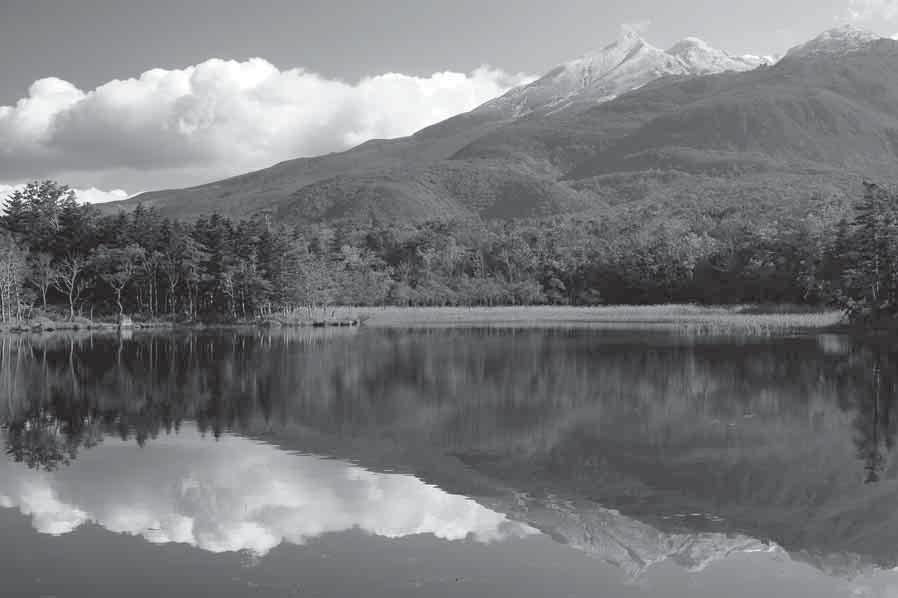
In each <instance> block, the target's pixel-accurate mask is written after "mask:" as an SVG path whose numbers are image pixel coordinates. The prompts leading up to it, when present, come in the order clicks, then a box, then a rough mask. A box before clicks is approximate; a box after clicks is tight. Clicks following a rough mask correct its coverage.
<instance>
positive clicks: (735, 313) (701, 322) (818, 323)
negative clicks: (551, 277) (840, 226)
mask: <svg viewBox="0 0 898 598" xmlns="http://www.w3.org/2000/svg"><path fill="white" fill-rule="evenodd" d="M772 311H775V312H776V313H759V309H758V308H757V307H756V306H734V307H702V306H697V305H646V306H601V307H565V306H521V307H411V308H402V307H384V308H369V309H367V310H365V311H364V312H363V313H364V315H365V316H367V321H366V325H368V326H381V327H401V326H461V325H493V326H528V327H530V326H533V327H538V326H556V327H557V326H567V327H591V328H617V329H650V330H678V331H688V332H695V333H705V334H715V333H721V334H725V333H752V334H771V333H780V332H788V331H792V330H810V329H826V328H831V327H834V326H837V325H839V324H840V323H842V321H843V314H842V313H841V312H839V311H832V310H829V311H816V312H808V311H801V312H793V313H780V312H779V310H772Z"/></svg>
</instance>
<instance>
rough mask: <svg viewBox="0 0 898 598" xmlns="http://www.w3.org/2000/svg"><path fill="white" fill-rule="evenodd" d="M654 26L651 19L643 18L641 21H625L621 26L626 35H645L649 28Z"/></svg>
mask: <svg viewBox="0 0 898 598" xmlns="http://www.w3.org/2000/svg"><path fill="white" fill-rule="evenodd" d="M651 26H652V20H651V19H641V20H639V21H634V22H632V23H624V24H623V25H621V26H620V30H621V33H622V34H624V35H626V34H628V33H635V34H636V35H640V36H642V35H645V34H646V33H648V30H649V28H650V27H651Z"/></svg>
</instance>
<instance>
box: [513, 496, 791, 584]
mask: <svg viewBox="0 0 898 598" xmlns="http://www.w3.org/2000/svg"><path fill="white" fill-rule="evenodd" d="M503 510H504V511H506V514H507V515H508V516H509V517H510V518H512V519H514V520H519V521H522V522H526V523H527V525H529V526H531V527H534V528H536V529H538V530H540V531H542V532H543V533H546V534H548V535H550V536H551V537H553V538H555V539H556V540H557V541H559V542H562V543H564V544H566V545H568V546H570V547H571V548H574V549H576V550H579V551H582V552H584V553H586V554H588V555H589V556H591V557H593V558H596V559H598V560H600V561H602V562H605V563H609V564H611V565H614V566H615V567H618V568H619V569H621V570H623V571H624V572H625V573H626V574H627V575H628V576H629V577H631V578H637V577H639V576H640V575H642V574H643V573H645V572H646V571H647V570H648V569H649V568H651V567H652V566H653V565H656V564H658V563H661V562H664V561H670V562H672V563H674V564H676V565H677V566H679V567H682V568H684V569H686V570H688V571H693V572H695V571H701V570H703V569H705V568H706V567H707V566H708V565H710V564H711V563H713V562H715V561H719V560H722V559H725V558H727V557H728V556H730V555H733V554H736V553H744V552H770V553H778V554H782V553H784V551H783V549H782V548H781V547H780V546H778V545H777V544H774V543H770V542H762V541H760V540H757V539H754V538H751V537H749V536H746V535H744V534H726V533H721V532H699V533H676V532H674V533H670V532H664V531H661V530H659V529H657V528H656V527H654V526H652V525H649V524H647V523H643V522H641V521H638V520H636V519H632V518H630V517H627V516H625V515H623V514H622V513H620V512H619V511H617V510H615V509H607V508H604V507H601V506H598V505H596V504H593V503H589V502H586V501H579V502H578V503H577V504H574V503H573V502H572V501H569V500H562V499H559V498H558V497H549V498H544V499H542V500H539V499H534V498H532V497H529V496H527V495H524V494H522V495H520V496H519V497H518V500H517V504H516V505H515V507H514V508H512V509H503Z"/></svg>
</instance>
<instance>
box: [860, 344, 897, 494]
mask: <svg viewBox="0 0 898 598" xmlns="http://www.w3.org/2000/svg"><path fill="white" fill-rule="evenodd" d="M870 353H871V354H870V355H869V356H865V357H867V359H866V360H865V363H864V365H863V366H862V367H864V368H865V370H866V372H865V373H866V376H865V379H864V380H863V382H862V384H861V385H860V387H861V388H862V389H863V391H862V392H860V393H858V395H857V415H856V417H855V421H854V424H855V428H856V429H857V435H856V437H855V445H856V446H857V450H858V458H860V459H861V460H863V462H864V472H865V474H864V483H866V484H870V483H875V482H878V481H880V479H881V477H882V475H883V472H884V471H885V469H886V464H887V456H888V454H889V452H891V451H892V449H893V448H894V447H895V436H896V431H898V425H896V418H895V414H894V406H895V400H896V395H895V380H894V377H895V367H896V364H895V362H894V360H893V359H891V358H890V355H889V353H888V352H886V351H885V350H883V349H882V348H881V347H877V346H875V345H874V346H873V347H872V350H871V351H870ZM869 362H872V364H871V365H867V363H869Z"/></svg>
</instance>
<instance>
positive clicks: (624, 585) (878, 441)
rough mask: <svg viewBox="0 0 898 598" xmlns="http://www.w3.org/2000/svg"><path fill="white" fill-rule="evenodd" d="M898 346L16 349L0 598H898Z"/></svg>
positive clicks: (579, 339) (509, 340)
mask: <svg viewBox="0 0 898 598" xmlns="http://www.w3.org/2000/svg"><path fill="white" fill-rule="evenodd" d="M896 382H898V344H896V343H895V342H894V341H888V340H879V341H860V340H852V339H851V338H849V337H845V336H840V335H833V334H807V335H802V334H795V335H781V336H763V337H750V336H744V337H739V336H716V337H715V336H707V335H686V334H677V333H674V332H670V331H668V332H664V331H656V332H651V331H638V332H628V331H624V330H601V329H588V328H577V327H573V328H557V329H553V328H548V327H543V328H538V329H534V328H529V329H528V328H514V327H505V328H489V327H480V328H463V327H443V328H438V329H428V328H415V329H399V328H382V329H375V328H365V327H363V328H361V329H333V330H312V329H305V330H283V331H270V332H269V331H265V332H263V331H256V330H245V331H219V332H208V333H207V332H202V333H188V332H179V333H171V334H168V333H167V334H140V333H135V334H134V335H133V336H127V337H124V338H122V337H118V336H114V335H109V336H104V335H94V336H87V335H82V336H71V337H67V336H44V337H38V336H35V337H26V336H5V337H0V435H2V437H3V444H4V447H5V457H3V458H0V537H2V541H0V563H2V565H0V573H2V581H0V583H2V587H0V595H3V596H10V597H15V598H18V597H31V596H33V597H51V596H52V597H56V598H64V597H80V596H91V597H93V598H97V597H107V596H109V597H119V596H191V597H192V596H216V597H225V596H259V597H275V596H277V597H280V596H291V597H293V596H295V597H305V596H360V595H364V596H371V597H388V596H466V597H468V596H508V597H515V598H519V597H529V596H534V597H536V596H539V597H543V596H551V597H564V596H572V597H573V596H578V597H579V596H584V597H587V596H588V597H595V596H610V597H617V596H621V597H630V596H632V597H656V596H657V597H662V596H663V597H665V598H668V597H674V598H676V597H683V598H686V597H691V598H694V597H699V598H702V597H709V598H710V597H718V596H722V595H726V596H727V597H728V598H737V597H742V596H746V597H747V596H758V595H768V596H824V597H827V596H846V597H848V596H851V597H854V598H862V597H871V598H872V597H879V596H882V597H887V596H898V571H894V569H895V568H896V566H898V460H896V458H895V456H894V450H893V449H894V445H895V438H896V433H898V413H896V412H895V410H894V408H895V405H896V397H898V384H896Z"/></svg>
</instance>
